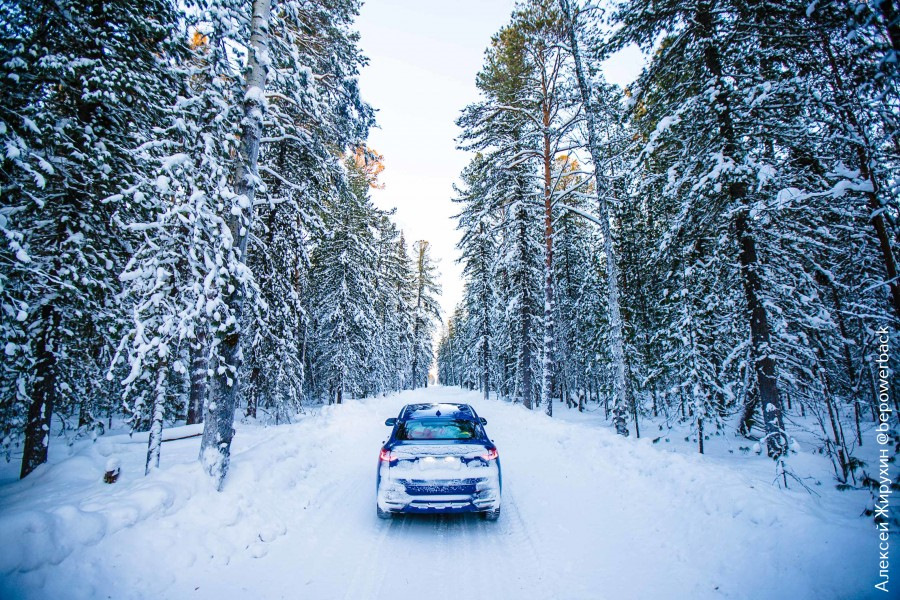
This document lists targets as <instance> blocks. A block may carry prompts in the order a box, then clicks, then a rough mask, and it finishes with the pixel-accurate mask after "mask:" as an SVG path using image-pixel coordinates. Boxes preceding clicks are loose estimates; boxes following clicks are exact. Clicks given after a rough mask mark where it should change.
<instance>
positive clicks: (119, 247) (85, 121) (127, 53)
mask: <svg viewBox="0 0 900 600" xmlns="http://www.w3.org/2000/svg"><path fill="white" fill-rule="evenodd" d="M178 17H179V15H178V13H177V12H176V10H175V8H174V6H173V5H172V4H171V3H169V2H163V1H159V2H157V1H153V0H151V1H150V2H145V3H141V4H139V5H135V4H133V3H131V2H115V1H113V2H104V3H97V2H84V1H80V0H66V1H63V2H44V1H40V0H34V1H31V0H26V1H23V2H17V3H15V4H12V5H8V6H5V7H4V10H3V11H2V16H0V29H2V31H3V42H2V53H3V56H2V60H0V64H2V67H0V69H2V77H0V80H2V81H0V95H2V97H3V103H2V106H0V115H2V120H0V138H2V145H3V148H4V151H3V158H2V160H3V163H2V168H0V186H2V192H0V193H2V196H3V207H2V209H0V229H2V231H3V240H4V241H3V245H2V250H0V253H2V258H0V262H2V264H3V272H2V276H0V277H2V286H0V287H2V292H0V293H2V317H0V319H2V320H0V335H2V345H3V347H4V351H5V356H4V361H3V367H2V379H0V387H2V391H0V394H2V398H3V401H2V406H3V409H2V411H3V414H2V439H3V446H4V449H5V450H6V451H7V452H8V451H9V449H10V446H11V445H14V444H15V443H16V442H17V440H18V439H20V438H19V435H20V432H21V431H22V429H23V428H24V453H23V459H22V469H21V476H22V477H24V476H26V475H28V474H29V473H30V472H32V471H33V470H34V469H35V468H36V467H38V466H39V465H40V464H42V463H44V462H46V460H47V448H48V445H49V443H50V427H51V418H52V416H53V414H54V413H57V414H62V415H66V414H72V413H73V412H74V411H75V409H76V408H77V406H78V404H79V402H80V400H79V399H83V398H90V397H92V396H93V395H99V394H101V393H102V392H103V391H104V390H103V384H102V383H100V382H102V381H103V375H104V371H105V368H104V367H103V366H102V364H101V363H102V362H103V361H102V360H101V357H108V356H109V355H110V352H109V350H108V346H107V344H108V340H109V339H110V338H113V337H115V336H116V331H117V327H118V324H119V316H120V315H119V314H118V313H117V311H116V306H115V302H114V301H113V299H112V297H113V295H114V294H115V293H116V291H117V289H118V287H119V286H118V283H117V280H116V276H117V274H118V272H119V270H120V269H121V267H122V265H123V264H124V262H125V260H127V256H128V254H129V252H130V247H129V245H130V240H129V239H128V238H127V236H125V237H123V236H122V235H121V233H120V232H119V231H116V230H115V229H114V227H113V225H112V219H113V212H114V211H115V209H116V206H117V205H116V203H115V201H114V200H115V196H116V194H117V193H118V192H119V191H120V189H121V187H127V186H129V185H132V184H133V183H134V174H135V157H134V155H133V154H132V153H131V151H130V150H131V149H132V148H133V147H134V146H135V145H137V144H138V143H139V142H140V141H141V137H140V136H142V135H145V134H146V132H148V131H150V130H151V129H152V128H153V127H154V126H155V125H156V124H157V123H158V122H159V120H158V119H159V117H160V114H159V113H160V107H163V106H166V105H168V104H169V103H170V102H171V98H172V96H173V94H174V93H176V92H177V90H178V83H177V80H176V78H175V77H173V75H172V71H171V69H170V61H171V60H173V57H175V56H176V55H177V52H178V50H177V43H176V42H175V40H174V37H173V33H175V32H177V31H178ZM174 60H177V59H174ZM75 374H78V376H77V377H73V375H75Z"/></svg>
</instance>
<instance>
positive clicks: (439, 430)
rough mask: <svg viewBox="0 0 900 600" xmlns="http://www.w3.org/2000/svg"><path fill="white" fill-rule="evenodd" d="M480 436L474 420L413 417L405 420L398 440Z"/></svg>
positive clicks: (451, 438) (472, 437) (398, 434)
mask: <svg viewBox="0 0 900 600" xmlns="http://www.w3.org/2000/svg"><path fill="white" fill-rule="evenodd" d="M476 437H478V429H477V428H476V425H475V422H474V421H467V420H465V419H413V420H411V421H403V422H401V423H400V427H399V428H398V430H397V439H398V440H471V439H474V438H476Z"/></svg>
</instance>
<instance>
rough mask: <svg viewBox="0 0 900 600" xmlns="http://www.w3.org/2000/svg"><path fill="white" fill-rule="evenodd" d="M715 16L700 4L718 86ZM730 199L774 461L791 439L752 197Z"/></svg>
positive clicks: (734, 186) (723, 117)
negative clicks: (752, 223)
mask: <svg viewBox="0 0 900 600" xmlns="http://www.w3.org/2000/svg"><path fill="white" fill-rule="evenodd" d="M712 19H713V17H712V12H711V10H710V7H709V5H708V4H706V3H701V4H699V5H698V9H697V22H698V24H699V25H700V27H701V28H702V29H703V31H704V33H705V34H706V38H707V44H706V48H705V49H704V60H705V63H706V68H707V69H708V70H709V72H710V74H711V75H712V76H713V77H714V78H715V79H716V81H721V80H722V65H721V63H720V60H719V52H718V48H717V46H716V44H715V42H714V41H713V40H714V35H713V33H714V27H713V20H712ZM715 102H716V104H717V106H718V115H717V118H718V122H719V135H720V136H721V139H722V142H723V147H722V150H723V152H724V154H725V155H726V156H730V157H731V158H732V159H734V160H736V161H737V160H738V158H739V157H737V156H736V153H737V145H736V136H735V132H734V124H733V122H732V116H731V105H730V98H729V95H728V92H727V91H724V90H723V91H722V92H721V93H719V94H718V95H717V96H716V100H715ZM728 196H729V200H730V201H731V202H730V204H731V206H734V207H738V208H737V211H736V212H735V216H734V226H735V237H736V238H737V242H738V247H739V254H738V262H739V263H740V272H741V279H742V282H743V286H744V294H745V296H746V298H747V312H748V314H749V316H750V341H751V348H752V354H753V363H754V371H755V374H756V381H757V385H758V389H759V400H760V403H761V404H762V410H763V419H764V421H765V428H766V449H767V453H768V455H769V456H770V457H771V458H774V459H778V458H780V457H781V456H782V455H784V453H785V452H786V451H787V439H786V437H785V435H784V421H783V420H782V414H781V413H782V409H781V398H780V397H779V395H778V383H777V380H776V375H775V359H774V358H772V346H771V343H770V340H769V337H770V334H769V318H768V313H767V311H766V307H765V304H764V303H763V299H762V279H761V278H760V276H759V269H760V264H759V258H758V256H757V253H756V240H755V239H754V237H753V234H752V232H751V231H750V223H749V216H748V213H749V208H748V206H747V205H748V201H749V198H748V197H747V196H748V193H747V185H746V184H745V183H743V182H733V183H731V184H729V185H728Z"/></svg>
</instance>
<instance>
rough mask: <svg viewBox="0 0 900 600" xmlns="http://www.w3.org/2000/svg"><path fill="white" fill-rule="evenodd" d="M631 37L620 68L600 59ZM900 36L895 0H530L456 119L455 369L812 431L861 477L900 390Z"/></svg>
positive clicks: (756, 425)
mask: <svg viewBox="0 0 900 600" xmlns="http://www.w3.org/2000/svg"><path fill="white" fill-rule="evenodd" d="M630 44H637V45H639V46H640V48H641V49H642V50H643V51H644V52H645V54H646V55H647V57H648V62H647V65H646V66H645V68H644V69H643V71H642V73H641V75H640V76H639V78H638V79H637V81H636V82H635V83H634V84H633V85H631V86H630V87H628V89H620V88H619V87H616V86H613V85H610V84H608V83H606V82H605V80H604V78H603V75H602V71H601V65H602V63H603V61H604V60H605V59H607V58H609V57H610V56H611V55H613V54H614V53H615V52H617V51H619V50H622V49H624V48H626V47H627V46H629V45H630ZM898 51H900V21H898V15H897V12H896V9H895V7H894V4H893V2H891V1H890V0H882V1H880V2H868V3H867V2H853V1H840V0H837V1H822V2H816V1H813V2H809V1H808V0H802V1H793V0H778V1H773V2H750V1H741V0H732V1H715V0H696V1H684V0H661V1H658V2H644V1H640V0H623V1H622V2H613V3H601V5H600V6H586V7H585V6H582V7H581V9H579V8H578V7H577V6H576V5H575V3H574V2H572V0H560V1H557V0H534V1H530V2H522V3H520V5H519V6H518V8H517V10H516V11H515V12H514V14H513V15H512V18H511V20H510V21H509V23H508V25H506V26H505V27H503V28H502V29H501V30H500V31H499V32H498V33H497V34H496V35H495V36H494V37H493V39H492V42H491V45H490V47H489V48H488V50H487V52H486V54H485V59H484V65H483V67H482V70H481V71H480V72H479V73H478V78H477V84H478V88H479V90H480V92H481V100H480V101H479V102H477V103H474V104H472V105H470V106H468V107H467V108H466V109H465V110H464V111H463V113H462V116H461V117H460V119H459V121H458V125H459V126H460V128H461V129H462V135H461V138H460V142H461V144H462V146H463V147H464V148H466V149H469V150H472V151H475V152H477V154H476V155H475V158H474V159H473V160H472V161H471V163H470V164H469V166H468V167H467V168H466V169H465V170H464V171H463V173H462V176H461V178H462V181H463V185H462V186H460V187H459V188H458V190H457V192H458V193H457V198H456V201H457V202H458V206H459V216H458V227H459V229H460V231H461V242H460V244H459V248H460V250H461V253H462V259H461V260H462V263H463V267H464V273H465V286H466V287H465V293H464V299H463V300H462V302H461V303H460V304H459V305H458V307H457V308H456V311H455V313H454V314H453V315H452V317H451V318H450V319H449V323H448V327H447V330H446V332H445V334H444V336H443V338H442V340H441V342H440V346H439V350H438V368H439V375H440V379H441V381H442V382H445V383H449V384H457V385H463V386H467V387H470V388H477V389H481V390H483V392H484V394H485V395H487V394H489V393H496V394H498V395H500V396H501V397H504V398H509V399H512V400H514V401H521V402H523V403H524V404H525V405H526V406H528V407H533V408H542V409H543V410H544V411H545V412H546V413H547V414H552V412H553V410H554V406H553V402H552V401H553V400H554V399H555V400H557V401H565V402H566V405H567V406H569V407H575V406H577V407H578V408H579V410H580V409H583V408H584V407H585V403H587V402H594V401H596V402H597V403H599V406H602V410H604V411H605V415H606V418H607V419H608V420H610V422H611V424H612V425H614V426H615V427H616V429H617V431H618V432H619V433H621V434H623V435H628V434H629V432H632V433H634V434H637V435H640V434H641V431H640V425H641V421H642V420H644V419H648V418H653V419H654V420H655V421H656V422H659V421H660V420H663V421H667V422H669V423H670V424H672V423H681V424H684V425H687V426H688V427H690V429H691V431H692V435H693V437H694V438H695V439H696V441H697V446H698V449H699V451H700V452H703V444H704V440H708V439H709V438H710V435H715V434H716V433H717V432H721V431H723V430H726V429H728V430H731V431H737V432H739V433H740V434H742V435H744V436H746V437H747V438H750V439H756V440H759V441H760V442H761V444H762V446H763V447H764V448H765V449H766V451H767V453H768V455H769V456H772V457H773V458H779V457H781V456H783V455H784V454H785V453H786V452H787V449H788V446H789V444H790V439H791V437H792V431H791V430H792V427H793V428H795V430H796V429H797V428H804V429H805V430H807V431H808V430H809V429H810V428H811V429H812V432H813V433H817V434H818V437H819V439H820V440H821V441H822V447H823V449H824V452H826V453H827V454H828V456H829V457H831V459H832V462H833V464H834V470H835V476H836V478H837V480H838V481H839V482H841V483H843V484H846V483H849V482H850V481H851V479H852V481H853V482H854V483H858V482H859V480H860V479H861V478H864V475H863V474H862V473H861V472H860V471H859V469H858V467H859V466H860V463H859V461H858V460H857V459H856V458H855V457H854V450H855V449H856V448H858V447H859V446H860V445H862V444H863V443H864V439H863V431H864V430H865V429H866V428H867V427H870V426H871V425H872V423H873V422H874V423H881V422H887V421H890V422H894V417H893V415H894V414H896V413H895V412H894V411H896V410H897V408H898V407H897V404H896V400H890V398H891V396H890V395H889V394H888V393H887V391H888V389H889V388H895V387H896V386H895V385H891V383H892V381H891V380H893V383H897V380H896V376H895V375H894V374H893V373H891V372H890V371H889V370H884V367H885V366H886V362H891V361H896V358H897V351H896V349H895V348H896V344H895V343H894V344H892V343H891V342H890V340H893V339H895V336H896V333H897V323H898V321H897V319H898V316H900V280H898V273H897V265H896V250H897V246H898V239H900V238H898V234H900V229H898V222H897V218H898V192H900V160H898V159H900V138H898V133H900V131H898V125H900V97H898V77H897V68H898V67H897V61H898V56H900V55H898ZM886 341H887V343H885V342H886ZM881 353H887V354H888V356H887V357H886V358H885V357H882V360H881V362H878V361H879V357H880V356H881ZM557 406H560V405H559V404H558V405H557ZM556 410H559V408H557V409H556ZM795 421H797V422H795ZM645 433H646V432H645ZM655 433H656V434H658V433H657V432H655V428H654V431H651V432H650V435H654V434H655ZM870 470H871V469H870Z"/></svg>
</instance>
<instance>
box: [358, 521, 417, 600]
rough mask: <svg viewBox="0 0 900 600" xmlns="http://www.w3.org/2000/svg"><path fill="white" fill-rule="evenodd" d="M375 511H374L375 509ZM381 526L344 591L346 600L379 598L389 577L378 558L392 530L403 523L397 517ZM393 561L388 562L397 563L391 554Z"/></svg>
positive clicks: (400, 526)
mask: <svg viewBox="0 0 900 600" xmlns="http://www.w3.org/2000/svg"><path fill="white" fill-rule="evenodd" d="M373 512H374V511H373ZM379 525H380V526H381V529H380V531H379V532H378V536H377V537H376V539H375V542H374V543H373V544H370V545H369V547H368V549H367V550H366V552H365V554H364V555H363V557H362V560H360V561H359V562H358V563H357V565H358V566H357V569H356V573H355V574H354V576H353V579H351V580H350V585H348V586H347V591H346V592H345V593H344V600H362V599H374V598H379V597H381V596H380V592H381V591H382V589H383V588H384V580H385V577H387V569H386V568H385V565H384V564H383V563H381V561H378V560H376V559H377V558H378V557H379V556H382V555H383V553H382V552H381V549H382V546H384V544H385V541H386V540H387V539H388V538H389V537H390V535H391V531H393V530H396V529H399V528H402V526H403V524H402V523H401V524H399V525H398V522H397V520H396V519H392V520H391V521H390V522H388V523H379ZM390 556H391V561H389V563H388V564H396V561H395V560H394V559H395V558H396V557H395V556H394V555H393V554H390Z"/></svg>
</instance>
